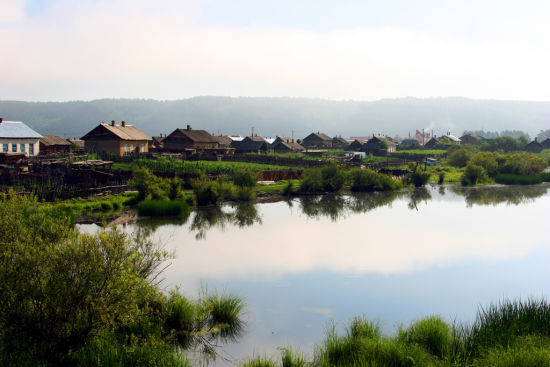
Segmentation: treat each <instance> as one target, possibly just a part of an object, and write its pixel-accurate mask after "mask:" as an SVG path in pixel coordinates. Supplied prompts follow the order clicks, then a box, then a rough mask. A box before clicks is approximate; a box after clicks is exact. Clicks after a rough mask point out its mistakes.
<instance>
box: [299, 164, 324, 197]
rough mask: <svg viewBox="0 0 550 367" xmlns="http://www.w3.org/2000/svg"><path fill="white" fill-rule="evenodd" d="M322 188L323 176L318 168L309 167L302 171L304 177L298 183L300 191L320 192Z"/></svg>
mask: <svg viewBox="0 0 550 367" xmlns="http://www.w3.org/2000/svg"><path fill="white" fill-rule="evenodd" d="M322 190H323V176H322V174H321V170H320V169H319V168H310V169H307V170H305V171H304V178H303V180H302V183H301V185H300V191H302V192H309V193H315V192H321V191H322Z"/></svg>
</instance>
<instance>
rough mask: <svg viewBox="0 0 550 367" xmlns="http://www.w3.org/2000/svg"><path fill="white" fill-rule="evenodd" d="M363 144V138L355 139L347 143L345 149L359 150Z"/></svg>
mask: <svg viewBox="0 0 550 367" xmlns="http://www.w3.org/2000/svg"><path fill="white" fill-rule="evenodd" d="M364 144H365V140H359V139H355V140H354V141H352V142H351V144H349V145H348V147H347V148H346V150H350V151H352V152H360V151H361V150H362V149H363V145H364Z"/></svg>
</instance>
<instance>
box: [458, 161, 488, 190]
mask: <svg viewBox="0 0 550 367" xmlns="http://www.w3.org/2000/svg"><path fill="white" fill-rule="evenodd" d="M487 179H488V177H487V172H485V169H484V168H483V167H481V166H478V165H475V164H471V163H469V164H468V165H467V166H466V169H465V170H464V174H463V176H462V184H463V185H465V186H466V185H475V184H476V183H478V182H485V181H487Z"/></svg>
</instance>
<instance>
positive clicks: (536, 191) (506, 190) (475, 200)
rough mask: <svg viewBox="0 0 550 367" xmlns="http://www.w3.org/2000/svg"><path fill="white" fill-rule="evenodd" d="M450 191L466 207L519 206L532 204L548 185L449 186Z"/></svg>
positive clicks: (544, 191) (546, 189)
mask: <svg viewBox="0 0 550 367" xmlns="http://www.w3.org/2000/svg"><path fill="white" fill-rule="evenodd" d="M450 189H451V191H452V192H453V193H455V194H457V195H460V196H463V197H464V199H465V201H466V205H467V206H468V207H472V206H473V205H497V204H500V203H506V204H513V205H519V204H523V203H527V202H532V201H534V200H535V199H536V198H539V197H541V196H542V195H544V194H546V192H547V191H548V185H546V184H543V185H529V186H487V187H461V186H451V188H450Z"/></svg>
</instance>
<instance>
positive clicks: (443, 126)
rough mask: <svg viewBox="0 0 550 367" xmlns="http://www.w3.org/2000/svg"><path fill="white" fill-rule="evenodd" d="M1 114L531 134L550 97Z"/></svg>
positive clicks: (54, 121) (213, 101)
mask: <svg viewBox="0 0 550 367" xmlns="http://www.w3.org/2000/svg"><path fill="white" fill-rule="evenodd" d="M0 117H3V118H4V119H6V120H20V121H24V122H25V123H27V124H28V125H30V126H31V127H32V128H34V129H35V130H37V131H38V132H40V133H46V134H58V135H62V136H65V137H72V136H82V135H84V134H85V133H87V132H88V131H89V130H91V129H92V128H93V127H94V126H96V125H97V124H98V123H99V122H101V121H105V122H108V121H111V120H116V121H117V122H120V121H121V120H125V121H126V122H128V123H130V124H133V125H135V126H137V127H138V128H139V129H141V130H143V131H144V132H146V133H148V134H149V135H158V134H160V133H163V134H165V133H170V132H172V131H173V130H174V129H176V128H178V127H180V128H181V127H185V126H186V125H187V124H189V125H191V126H192V127H193V128H196V129H205V130H208V131H209V132H211V133H218V132H219V133H223V134H241V135H248V134H250V131H251V127H254V131H255V132H256V133H257V134H259V135H262V136H266V137H273V136H275V135H285V136H290V135H291V134H292V131H294V136H295V137H296V138H299V137H305V136H306V135H308V134H309V133H311V132H313V131H321V132H324V133H326V134H328V135H330V136H335V135H341V136H343V137H349V136H364V135H369V134H373V133H375V134H379V133H380V134H386V135H391V136H394V135H401V136H406V135H407V134H408V133H409V132H410V133H411V134H414V132H415V130H416V129H419V130H422V128H425V129H427V130H428V131H430V130H432V129H433V130H434V133H435V134H436V135H441V134H444V133H445V132H446V131H451V132H453V133H454V134H456V135H460V134H462V132H463V131H464V130H487V131H502V130H523V131H526V132H527V133H529V134H530V135H531V136H535V135H536V134H538V133H539V132H540V131H541V130H546V129H548V128H549V127H550V102H523V101H495V100H475V99H467V98H458V97H456V98H455V97H452V98H426V99H417V98H400V99H383V100H379V101H373V102H360V101H331V100H322V99H307V98H256V97H241V98H231V97H195V98H190V99H184V100H176V101H157V100H150V99H147V100H145V99H101V100H94V101H89V102H84V101H75V102H19V101H0Z"/></svg>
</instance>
